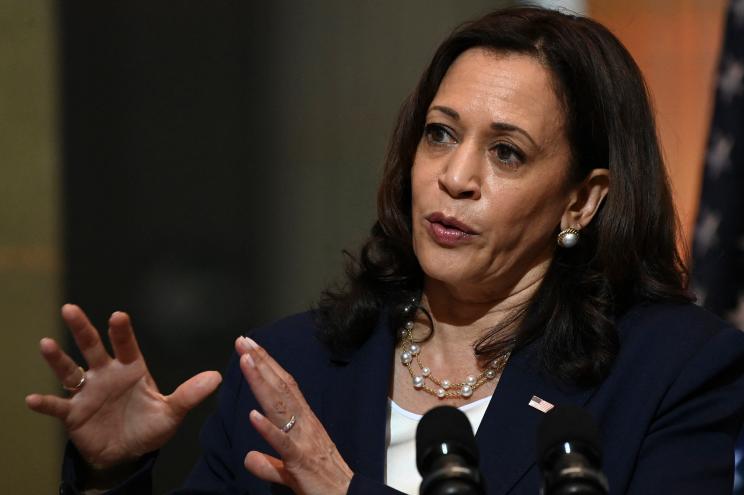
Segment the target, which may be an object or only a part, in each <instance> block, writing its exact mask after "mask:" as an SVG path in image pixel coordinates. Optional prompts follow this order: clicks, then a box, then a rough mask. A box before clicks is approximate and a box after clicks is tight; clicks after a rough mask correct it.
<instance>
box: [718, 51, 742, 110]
mask: <svg viewBox="0 0 744 495" xmlns="http://www.w3.org/2000/svg"><path fill="white" fill-rule="evenodd" d="M724 64H725V65H724V67H723V69H722V70H721V75H720V76H719V77H718V89H720V90H721V96H722V97H723V99H724V100H726V103H731V100H733V99H734V97H735V96H737V95H738V94H739V93H741V91H742V80H744V64H743V63H742V62H741V60H738V59H729V60H726V61H725V62H724Z"/></svg>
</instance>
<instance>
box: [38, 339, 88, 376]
mask: <svg viewBox="0 0 744 495" xmlns="http://www.w3.org/2000/svg"><path fill="white" fill-rule="evenodd" d="M39 349H40V350H41V355H42V356H43V357H44V359H45V360H46V362H47V364H49V367H50V368H52V371H54V374H55V375H57V379H58V380H59V381H60V382H61V383H62V385H63V386H66V387H74V386H76V385H77V384H78V383H80V378H81V376H80V368H79V367H78V365H77V363H76V362H75V361H73V360H72V358H71V357H70V356H68V355H67V354H65V353H64V352H63V351H62V349H60V348H59V345H57V343H56V342H55V341H54V340H53V339H50V338H43V339H41V341H40V342H39Z"/></svg>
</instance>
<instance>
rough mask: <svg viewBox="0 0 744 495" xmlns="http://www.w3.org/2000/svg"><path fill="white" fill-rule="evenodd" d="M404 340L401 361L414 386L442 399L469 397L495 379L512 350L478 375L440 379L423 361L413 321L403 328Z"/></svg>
mask: <svg viewBox="0 0 744 495" xmlns="http://www.w3.org/2000/svg"><path fill="white" fill-rule="evenodd" d="M401 337H402V339H401V340H402V342H403V352H402V353H401V354H400V362H401V363H402V364H403V365H404V366H405V367H406V368H408V373H410V374H411V379H412V380H413V388H415V389H416V390H423V391H424V392H426V393H428V394H430V395H434V396H436V397H439V398H440V399H445V398H448V397H449V398H453V399H467V398H468V397H470V396H471V395H473V392H474V391H475V390H477V389H478V388H479V387H480V386H481V385H483V384H484V383H486V382H488V381H490V380H493V379H494V378H496V377H497V376H499V374H500V373H501V372H502V371H503V370H504V367H505V366H506V361H507V360H508V359H509V355H510V354H511V352H507V353H505V354H502V355H501V356H499V357H498V358H496V359H494V360H493V361H491V363H490V364H489V365H488V367H487V368H486V369H485V370H483V371H481V372H480V374H478V375H468V376H467V377H465V381H463V382H452V381H450V380H448V379H446V378H443V379H441V380H440V379H439V378H437V377H435V376H434V375H432V374H431V369H430V368H428V367H427V366H424V365H423V364H422V363H421V346H420V345H419V344H417V343H416V342H414V340H413V321H407V322H406V324H405V325H404V326H403V329H402V330H401ZM414 361H416V364H417V365H418V370H417V371H414V369H413V362H414ZM427 380H429V381H431V382H432V383H434V384H435V385H436V386H437V388H434V387H430V386H429V385H427V384H426V381H427Z"/></svg>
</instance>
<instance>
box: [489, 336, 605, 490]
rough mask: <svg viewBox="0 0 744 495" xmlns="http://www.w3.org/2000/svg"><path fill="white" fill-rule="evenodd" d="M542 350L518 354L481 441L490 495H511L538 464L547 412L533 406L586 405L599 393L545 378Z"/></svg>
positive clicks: (509, 366)
mask: <svg viewBox="0 0 744 495" xmlns="http://www.w3.org/2000/svg"><path fill="white" fill-rule="evenodd" d="M536 349H537V345H536V343H533V344H531V345H529V346H528V347H527V348H525V349H522V350H521V351H519V352H517V353H514V354H513V355H512V356H511V358H510V359H509V362H508V364H507V366H506V368H505V369H504V372H503V374H502V376H501V378H500V380H499V383H498V386H497V387H496V391H495V392H494V395H493V397H492V399H491V402H490V403H489V405H488V409H487V410H486V414H485V416H484V417H483V420H482V421H481V424H480V426H479V427H478V432H477V434H476V441H477V444H478V449H479V451H480V466H481V472H482V473H483V476H484V477H485V481H486V489H487V492H488V493H489V494H506V493H509V490H510V489H511V488H512V487H513V486H514V484H515V483H517V482H518V481H519V480H520V479H521V478H522V476H524V474H525V473H526V472H527V471H528V469H529V468H530V467H531V466H532V465H533V464H535V462H536V455H537V454H536V448H537V447H536V442H537V440H536V439H537V427H538V425H539V424H540V421H541V420H542V418H543V415H544V413H542V412H540V411H538V410H537V409H535V408H533V407H531V406H529V402H530V399H531V398H532V396H535V395H536V396H538V397H540V398H541V399H543V400H546V401H548V402H550V403H552V404H553V405H555V406H558V405H562V404H574V405H578V406H582V405H583V404H584V403H586V401H587V400H589V398H590V396H591V394H592V393H593V391H594V389H565V388H561V387H559V386H558V385H557V384H555V383H554V382H552V381H549V380H547V379H545V378H544V377H543V375H542V374H541V373H540V371H539V370H538V367H537V365H536V360H535V359H534V357H535V354H536Z"/></svg>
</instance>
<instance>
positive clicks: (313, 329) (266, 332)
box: [245, 311, 326, 357]
mask: <svg viewBox="0 0 744 495" xmlns="http://www.w3.org/2000/svg"><path fill="white" fill-rule="evenodd" d="M245 335H246V336H247V337H250V338H252V339H253V340H255V341H256V342H258V344H259V345H261V346H262V347H263V348H265V349H266V350H267V351H269V353H270V354H271V355H272V356H275V357H276V356H277V355H279V356H280V355H284V354H293V353H296V352H298V351H301V352H303V353H305V354H306V353H315V352H326V351H325V347H324V346H323V344H322V343H321V342H320V340H319V339H318V329H317V323H316V318H315V314H314V312H313V311H304V312H301V313H296V314H292V315H289V316H285V317H283V318H281V319H278V320H275V321H272V322H271V323H267V324H265V325H262V326H259V327H256V328H253V329H251V330H250V331H248V332H246V333H245Z"/></svg>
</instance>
